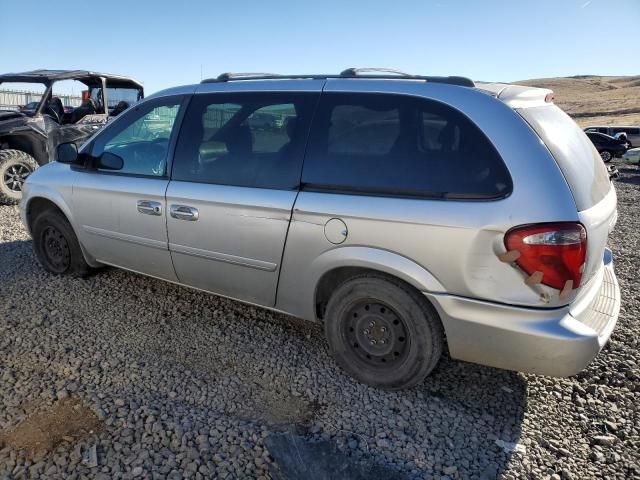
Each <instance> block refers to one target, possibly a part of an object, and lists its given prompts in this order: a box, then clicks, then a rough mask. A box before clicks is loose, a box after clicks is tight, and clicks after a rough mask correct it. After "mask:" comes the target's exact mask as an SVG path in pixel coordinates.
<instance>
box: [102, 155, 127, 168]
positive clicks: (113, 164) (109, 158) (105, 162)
mask: <svg viewBox="0 0 640 480" xmlns="http://www.w3.org/2000/svg"><path fill="white" fill-rule="evenodd" d="M122 167H124V160H123V159H122V157H120V156H118V155H116V154H115V153H111V152H104V153H103V154H102V155H100V157H99V158H98V159H97V161H96V168H101V169H103V170H122Z"/></svg>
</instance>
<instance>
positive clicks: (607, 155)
mask: <svg viewBox="0 0 640 480" xmlns="http://www.w3.org/2000/svg"><path fill="white" fill-rule="evenodd" d="M600 157H602V160H604V161H605V162H606V161H607V160H611V154H610V153H609V152H601V153H600Z"/></svg>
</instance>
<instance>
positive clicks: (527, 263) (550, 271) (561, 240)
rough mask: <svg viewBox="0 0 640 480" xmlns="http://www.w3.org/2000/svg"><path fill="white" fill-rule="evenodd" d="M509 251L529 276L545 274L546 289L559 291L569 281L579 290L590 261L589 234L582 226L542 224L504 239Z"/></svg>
mask: <svg viewBox="0 0 640 480" xmlns="http://www.w3.org/2000/svg"><path fill="white" fill-rule="evenodd" d="M504 244H505V246H506V248H507V251H511V250H517V251H518V252H520V256H519V257H518V258H517V259H516V263H517V264H518V266H519V267H520V268H522V270H524V271H525V272H526V273H527V274H529V275H533V274H534V273H535V272H541V273H542V281H541V283H543V284H544V285H548V286H550V287H553V288H557V289H558V290H562V289H563V288H564V287H565V284H566V283H567V281H569V280H570V281H571V282H572V287H571V288H578V287H579V286H580V281H581V280H582V273H583V271H584V266H585V261H586V258H587V232H586V230H585V229H584V227H583V226H582V225H581V224H579V223H543V224H535V225H525V226H522V227H516V228H513V229H511V230H509V231H508V232H507V234H506V235H505V239H504Z"/></svg>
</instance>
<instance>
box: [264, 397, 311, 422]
mask: <svg viewBox="0 0 640 480" xmlns="http://www.w3.org/2000/svg"><path fill="white" fill-rule="evenodd" d="M256 409H257V412H256V413H258V415H259V416H261V417H262V418H264V419H265V420H267V421H268V422H270V423H272V424H277V425H306V424H309V423H311V421H312V420H313V418H314V417H315V416H316V415H317V414H318V412H319V410H321V406H320V405H318V404H317V403H316V402H308V401H307V400H305V399H304V398H302V397H296V396H293V395H291V394H289V393H284V392H280V393H276V392H273V391H269V390H264V391H262V392H261V393H260V395H258V397H257V398H256Z"/></svg>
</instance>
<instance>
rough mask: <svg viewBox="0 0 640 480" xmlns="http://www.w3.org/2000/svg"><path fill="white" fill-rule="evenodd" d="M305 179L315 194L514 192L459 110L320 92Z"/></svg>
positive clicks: (420, 101) (475, 129) (408, 100)
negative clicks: (325, 190) (321, 190)
mask: <svg viewBox="0 0 640 480" xmlns="http://www.w3.org/2000/svg"><path fill="white" fill-rule="evenodd" d="M302 179H303V182H304V184H305V185H306V186H307V188H312V189H313V188H329V189H332V190H341V191H350V192H362V193H371V194H390V195H409V196H413V195H415V196H427V197H431V196H435V197H447V198H477V199H483V198H495V197H500V196H504V195H506V194H507V193H509V191H510V188H511V179H510V177H509V174H508V172H507V170H506V168H505V166H504V164H503V162H502V160H501V158H500V157H499V155H498V153H497V152H496V150H495V148H494V147H493V146H492V145H491V143H490V142H489V141H488V139H487V138H486V137H485V136H484V134H483V133H482V132H481V131H480V130H479V129H478V127H477V126H476V125H474V124H473V123H472V122H471V121H470V120H469V119H468V118H466V117H465V116H464V115H462V114H461V113H460V112H458V111H456V110H453V109H451V108H450V107H447V106H446V105H443V104H441V103H439V102H434V101H430V100H425V99H418V98H415V97H407V96H400V95H382V94H333V93H332V94H323V95H322V100H321V102H320V106H319V109H318V111H317V112H316V115H315V120H314V125H313V128H312V135H311V139H310V145H309V148H308V154H307V158H306V159H305V167H304V172H303V176H302Z"/></svg>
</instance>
